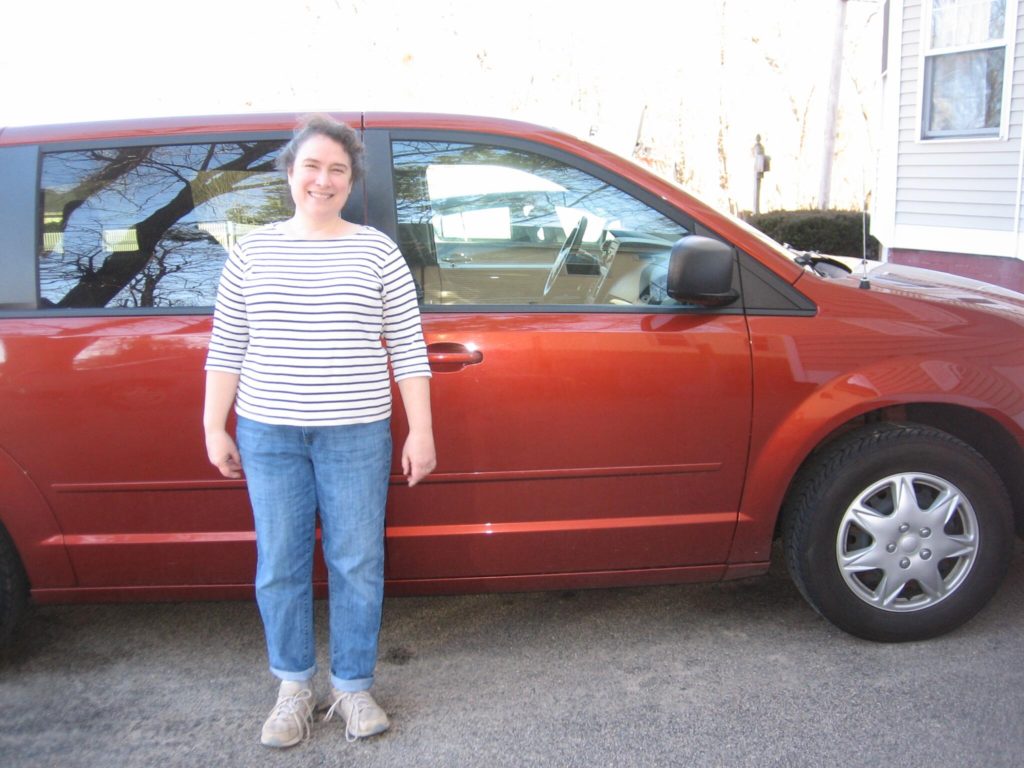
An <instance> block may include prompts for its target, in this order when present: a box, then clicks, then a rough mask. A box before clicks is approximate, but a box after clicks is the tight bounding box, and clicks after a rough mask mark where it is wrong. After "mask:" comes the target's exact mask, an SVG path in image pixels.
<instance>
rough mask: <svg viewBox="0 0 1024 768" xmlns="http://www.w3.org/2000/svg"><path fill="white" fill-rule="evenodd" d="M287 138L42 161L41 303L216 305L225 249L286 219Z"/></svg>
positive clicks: (70, 154) (69, 154)
mask: <svg viewBox="0 0 1024 768" xmlns="http://www.w3.org/2000/svg"><path fill="white" fill-rule="evenodd" d="M281 145H282V142H279V141H273V142H266V141H261V142H239V143H231V144H190V145H178V146H161V147H133V148H118V149H98V150H85V151H79V152H58V153H53V154H50V155H47V156H46V157H45V158H44V162H43V188H44V198H43V209H44V210H43V217H44V218H43V249H42V252H41V254H40V259H39V279H40V289H41V294H42V301H43V304H44V305H46V306H57V307H104V306H115V307H158V306H209V305H212V304H213V300H214V295H215V292H216V285H217V277H218V275H219V273H220V269H221V266H222V264H223V261H224V258H225V255H226V248H227V247H229V246H230V244H231V243H232V242H233V240H234V239H235V238H237V237H238V236H240V235H241V234H244V232H245V231H248V229H251V228H252V227H253V226H256V225H258V224H262V223H265V222H267V221H272V220H277V219H280V218H285V217H286V215H287V214H286V212H285V202H284V201H285V200H286V199H287V186H286V183H285V180H284V179H283V177H282V176H281V175H280V174H279V173H278V172H277V171H275V170H274V169H273V158H274V155H275V154H276V152H277V151H278V149H279V148H280V146H281Z"/></svg>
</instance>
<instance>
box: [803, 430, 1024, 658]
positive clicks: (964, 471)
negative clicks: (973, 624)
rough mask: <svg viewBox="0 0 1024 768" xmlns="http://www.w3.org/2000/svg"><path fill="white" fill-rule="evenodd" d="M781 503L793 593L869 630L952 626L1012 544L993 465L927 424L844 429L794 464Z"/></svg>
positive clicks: (928, 632)
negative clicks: (799, 465)
mask: <svg viewBox="0 0 1024 768" xmlns="http://www.w3.org/2000/svg"><path fill="white" fill-rule="evenodd" d="M783 514H784V520H783V537H784V544H785V553H786V562H787V565H788V567H789V572H790V574H791V576H792V577H793V580H794V582H795V583H796V585H797V587H798V588H799V589H800V591H801V593H803V595H804V597H805V598H807V600H808V602H810V603H811V605H812V606H814V608H815V609H816V610H817V611H818V612H819V613H821V614H822V615H823V616H824V617H825V618H826V619H828V620H829V621H831V622H832V623H833V624H835V625H836V626H838V627H839V628H841V629H843V630H845V631H847V632H850V633H851V634H854V635H857V636H858V637H863V638H866V639H869V640H880V641H886V642H895V641H906V640H923V639H926V638H929V637H935V636H936V635H941V634H943V633H945V632H949V631H950V630H952V629H954V628H955V627H958V626H960V625H961V624H963V623H964V622H965V621H967V620H968V619H970V618H971V617H972V616H973V615H974V614H975V613H977V612H978V611H979V610H980V609H981V608H982V607H983V606H984V605H985V603H987V602H988V600H989V599H990V598H991V597H992V595H993V594H994V593H995V591H996V588H997V587H998V586H999V583H1000V581H1001V580H1002V578H1003V576H1004V575H1005V573H1006V569H1007V566H1008V565H1009V562H1010V557H1011V554H1012V551H1013V550H1012V547H1013V521H1012V515H1011V507H1010V501H1009V497H1008V495H1007V493H1006V489H1005V486H1004V485H1003V483H1002V481H1001V480H1000V478H999V476H998V475H997V474H996V472H995V470H994V469H993V468H992V466H991V465H990V464H989V463H988V462H987V461H986V460H985V459H984V458H983V457H982V456H981V455H980V454H979V453H977V451H975V450H974V449H972V448H971V447H970V446H968V445H967V444H966V443H963V442H962V441H960V440H958V439H956V438H955V437H953V436H951V435H948V434H946V433H944V432H940V431H939V430H936V429H931V428H928V427H917V426H908V425H894V424H886V425H878V426H872V427H867V428H864V429H860V430H857V431H855V432H852V433H850V434H849V435H847V436H846V437H844V438H843V439H841V440H839V441H838V442H836V443H835V444H834V445H832V446H830V447H828V448H826V449H825V450H824V451H823V452H822V454H821V455H820V456H818V457H816V458H814V459H812V461H811V462H810V463H809V464H808V466H807V467H806V468H805V469H804V470H803V471H802V472H801V474H800V476H799V477H798V479H797V481H796V483H795V484H794V487H793V490H792V492H791V494H790V497H789V500H788V501H787V504H786V508H785V509H784V511H783Z"/></svg>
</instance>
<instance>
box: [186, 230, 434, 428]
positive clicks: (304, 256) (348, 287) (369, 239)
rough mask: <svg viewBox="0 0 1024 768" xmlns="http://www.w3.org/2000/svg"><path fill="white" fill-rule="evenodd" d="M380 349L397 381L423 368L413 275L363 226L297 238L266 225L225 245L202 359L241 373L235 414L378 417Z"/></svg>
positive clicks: (383, 375) (290, 418)
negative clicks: (224, 259)
mask: <svg viewBox="0 0 1024 768" xmlns="http://www.w3.org/2000/svg"><path fill="white" fill-rule="evenodd" d="M382 342H383V343H382ZM389 359H390V363H391V369H392V372H393V374H394V378H395V381H400V380H402V379H404V378H407V377H411V376H430V368H429V365H428V363H427V355H426V348H425V345H424V342H423V332H422V329H421V327H420V315H419V308H418V306H417V301H416V288H415V285H414V283H413V280H412V275H411V274H410V273H409V268H408V267H407V266H406V264H405V260H404V259H403V258H402V254H401V253H400V252H399V250H398V246H397V245H395V243H394V242H392V240H391V239H390V238H388V237H387V236H386V235H384V234H383V233H381V232H378V231H377V230H376V229H373V228H372V227H363V228H362V229H360V230H359V231H357V232H356V233H355V234H352V235H347V236H345V237H340V238H335V239H331V240H296V239H292V238H289V237H288V236H287V235H286V234H285V233H284V232H283V231H282V230H281V228H280V227H279V226H278V225H276V224H271V225H269V226H266V227H261V228H260V229H257V230H254V231H253V232H251V233H249V234H248V235H246V236H245V237H243V238H242V239H241V240H240V241H239V242H238V244H237V245H236V246H235V247H234V248H233V249H232V250H231V252H230V253H229V255H228V259H227V262H226V263H225V265H224V271H223V273H222V275H221V279H220V286H219V288H218V290H217V304H216V306H215V308H214V315H213V334H212V336H211V338H210V348H209V353H208V355H207V359H206V370H208V371H226V372H228V373H237V374H239V381H238V393H237V396H236V399H235V409H236V411H237V413H238V414H239V415H240V416H244V417H246V418H248V419H253V420H254V421H261V422H264V423H268V424H290V425H299V426H331V425H339V424H358V423H365V422H371V421H378V420H380V419H385V418H387V417H388V416H390V415H391V382H390V377H389V373H388V361H389Z"/></svg>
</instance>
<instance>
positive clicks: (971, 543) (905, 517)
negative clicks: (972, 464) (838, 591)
mask: <svg viewBox="0 0 1024 768" xmlns="http://www.w3.org/2000/svg"><path fill="white" fill-rule="evenodd" d="M977 553H978V519H977V516H976V515H975V513H974V508H973V507H972V506H971V503H970V501H968V500H967V497H966V496H964V494H963V493H962V492H961V491H960V489H959V488H957V487H956V486H955V485H953V484H952V483H950V482H948V481H946V480H943V479H942V478H941V477H935V476H934V475H925V474H921V473H916V472H914V473H911V472H908V473H904V474H899V475H892V476H891V477H887V478H885V479H884V480H879V481H878V482H877V483H875V484H874V485H872V486H870V487H869V488H867V489H865V490H864V491H863V492H862V493H861V494H860V495H859V496H858V497H857V498H856V499H854V501H853V503H852V504H851V505H850V507H849V508H848V509H847V510H846V513H845V514H844V515H843V519H842V522H841V523H840V525H839V535H838V536H837V537H836V558H837V562H838V563H839V570H840V572H841V573H842V574H843V578H844V579H845V580H846V583H847V585H849V587H850V589H851V590H853V593H854V594H855V595H857V597H859V598H860V599H861V600H863V601H864V602H866V603H870V604H871V605H873V606H875V607H876V608H881V609H882V610H886V611H917V610H921V609H922V608H927V607H929V606H932V605H935V604H936V603H938V602H939V601H941V600H943V599H944V598H946V597H948V596H949V595H951V594H952V593H953V592H955V591H956V589H957V587H959V586H960V585H961V584H962V583H963V580H964V579H965V578H967V574H968V573H969V572H970V570H971V566H973V565H974V560H975V558H976V557H977Z"/></svg>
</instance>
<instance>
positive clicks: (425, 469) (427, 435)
mask: <svg viewBox="0 0 1024 768" xmlns="http://www.w3.org/2000/svg"><path fill="white" fill-rule="evenodd" d="M436 466H437V454H436V453H435V451H434V435H433V433H432V432H431V431H430V430H426V431H411V432H409V436H408V437H407V438H406V439H405V446H404V447H403V448H402V471H403V472H404V473H405V479H406V480H408V482H409V487H410V488H412V487H413V486H414V485H416V483H418V482H419V481H420V480H422V479H423V478H424V477H426V476H427V475H429V474H430V473H431V472H433V471H434V467H436Z"/></svg>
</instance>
